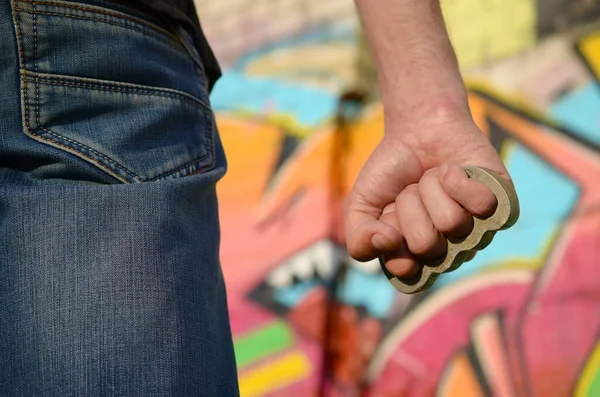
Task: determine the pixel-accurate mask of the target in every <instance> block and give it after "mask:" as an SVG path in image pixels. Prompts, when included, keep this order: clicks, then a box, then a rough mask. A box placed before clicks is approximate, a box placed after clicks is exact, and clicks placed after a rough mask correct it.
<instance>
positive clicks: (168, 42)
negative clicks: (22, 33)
mask: <svg viewBox="0 0 600 397" xmlns="http://www.w3.org/2000/svg"><path fill="white" fill-rule="evenodd" d="M35 4H39V3H35ZM19 11H20V12H23V13H25V14H33V15H34V18H35V16H36V15H46V16H55V17H64V18H72V19H80V20H84V21H94V22H100V23H105V24H107V25H112V26H117V27H121V28H123V29H127V30H134V31H136V32H139V33H141V34H143V35H144V36H147V37H151V38H153V39H155V40H157V41H160V42H161V43H163V44H165V45H167V46H169V47H170V48H172V49H174V50H175V51H179V52H181V53H182V54H184V55H188V53H187V52H185V49H184V48H182V47H179V46H176V45H174V43H173V42H171V41H169V40H167V39H166V38H164V37H161V36H158V35H154V34H152V33H149V32H147V31H145V30H143V29H140V28H136V27H134V26H131V25H126V24H121V23H118V22H115V21H107V20H104V19H100V18H93V17H84V16H80V15H74V14H68V13H64V14H60V13H53V12H48V11H37V10H35V11H28V10H25V9H22V8H20V9H19Z"/></svg>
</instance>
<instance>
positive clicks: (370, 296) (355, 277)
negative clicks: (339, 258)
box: [338, 268, 397, 318]
mask: <svg viewBox="0 0 600 397" xmlns="http://www.w3.org/2000/svg"><path fill="white" fill-rule="evenodd" d="M396 296H397V292H396V290H395V289H394V287H393V286H392V284H391V283H390V282H389V281H388V279H387V277H385V275H384V274H383V273H378V274H370V273H365V272H363V271H361V270H359V269H356V268H349V269H348V273H347V274H346V278H345V282H344V283H342V284H341V285H340V290H339V295H338V299H339V301H340V302H342V303H347V304H350V305H354V306H364V307H365V308H366V309H367V311H368V312H369V314H370V315H371V316H374V317H378V318H384V317H385V316H387V315H388V314H389V311H390V308H391V307H392V304H393V303H394V300H395V299H396Z"/></svg>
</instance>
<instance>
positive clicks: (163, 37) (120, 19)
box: [14, 0, 188, 55]
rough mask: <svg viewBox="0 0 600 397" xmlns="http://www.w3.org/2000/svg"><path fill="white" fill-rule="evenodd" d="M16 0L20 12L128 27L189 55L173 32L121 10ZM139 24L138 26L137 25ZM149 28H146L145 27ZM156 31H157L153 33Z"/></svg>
mask: <svg viewBox="0 0 600 397" xmlns="http://www.w3.org/2000/svg"><path fill="white" fill-rule="evenodd" d="M14 1H15V9H16V11H18V12H22V13H26V14H32V15H35V14H38V15H47V16H55V17H59V18H61V17H64V18H73V19H81V20H89V21H94V22H99V23H105V24H108V25H113V26H117V27H121V28H123V29H127V30H133V31H136V32H139V33H141V34H143V35H145V36H148V37H151V38H153V39H155V40H158V41H160V42H162V43H164V44H166V45H168V46H169V47H171V48H173V49H174V50H176V51H179V52H181V53H183V54H185V55H188V53H187V51H186V49H185V47H184V46H183V44H181V43H180V39H179V38H178V37H177V36H176V35H175V34H172V33H171V32H168V31H166V30H164V29H162V28H160V27H158V26H154V25H152V24H148V23H146V22H144V21H142V20H139V19H137V18H135V17H132V16H129V15H127V14H125V13H120V12H116V11H108V10H104V9H101V8H99V7H98V8H91V7H82V6H79V5H76V4H61V3H56V2H40V1H32V0H14ZM23 3H25V4H29V5H30V6H31V8H33V9H32V10H30V9H27V8H25V7H23V6H22V4H23ZM38 5H39V6H42V7H55V8H61V9H64V10H65V11H56V10H55V11H54V12H53V11H49V10H38V9H36V6H38ZM69 9H71V10H74V11H75V12H76V11H81V12H82V13H85V12H87V13H90V14H96V15H98V17H95V16H90V15H77V14H73V13H69V12H68V10H69ZM100 15H103V16H106V17H107V18H112V19H110V20H108V19H102V18H100V17H99V16H100ZM135 25H138V26H139V27H138V26H135ZM144 28H145V29H147V30H145V29H144ZM150 31H152V32H155V33H151V32H150Z"/></svg>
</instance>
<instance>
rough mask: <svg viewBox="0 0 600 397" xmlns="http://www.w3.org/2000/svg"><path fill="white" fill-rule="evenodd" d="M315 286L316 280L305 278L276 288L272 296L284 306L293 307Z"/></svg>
mask: <svg viewBox="0 0 600 397" xmlns="http://www.w3.org/2000/svg"><path fill="white" fill-rule="evenodd" d="M316 287H317V280H316V279H313V280H306V281H302V282H300V283H297V284H294V285H291V286H289V287H284V288H277V289H275V291H274V292H273V297H274V298H275V300H276V301H277V302H279V303H280V304H282V305H284V306H286V307H294V306H296V305H297V304H298V303H300V302H301V301H302V299H304V297H305V296H306V295H307V294H308V293H309V292H310V291H311V290H312V289H314V288H316Z"/></svg>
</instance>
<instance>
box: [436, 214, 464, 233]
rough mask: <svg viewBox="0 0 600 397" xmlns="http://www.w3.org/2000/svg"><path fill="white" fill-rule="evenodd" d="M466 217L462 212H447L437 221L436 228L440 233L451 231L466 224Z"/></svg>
mask: <svg viewBox="0 0 600 397" xmlns="http://www.w3.org/2000/svg"><path fill="white" fill-rule="evenodd" d="M464 224H465V221H464V217H463V216H462V214H460V213H454V212H453V213H447V214H445V215H444V216H442V217H441V218H440V219H439V220H437V222H436V223H435V228H436V229H437V230H438V231H439V232H440V233H451V232H453V231H456V230H457V229H460V228H462V227H463V226H464Z"/></svg>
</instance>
